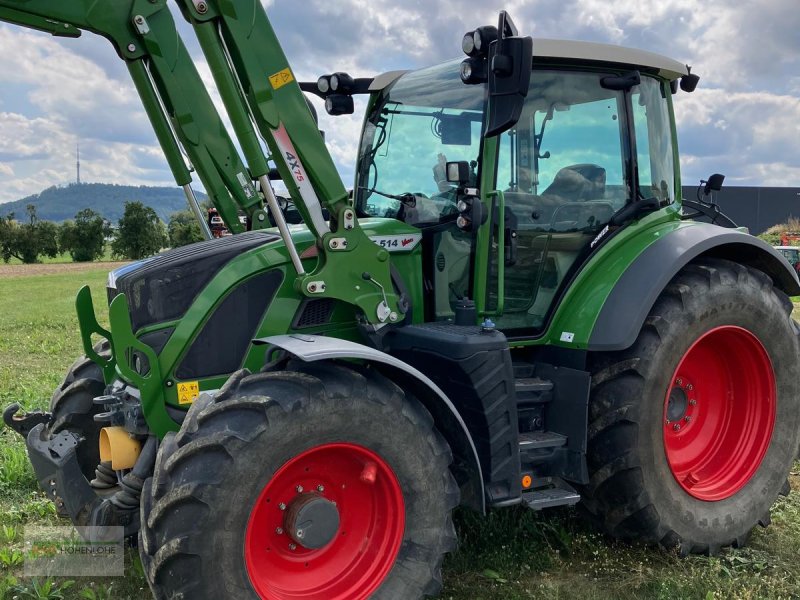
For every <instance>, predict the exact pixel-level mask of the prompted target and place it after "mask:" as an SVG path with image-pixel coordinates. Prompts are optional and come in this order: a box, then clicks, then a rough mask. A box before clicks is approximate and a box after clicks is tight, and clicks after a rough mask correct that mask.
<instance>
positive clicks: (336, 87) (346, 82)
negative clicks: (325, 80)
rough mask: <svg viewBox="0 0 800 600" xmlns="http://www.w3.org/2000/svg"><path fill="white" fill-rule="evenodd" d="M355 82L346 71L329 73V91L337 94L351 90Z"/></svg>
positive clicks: (347, 92)
mask: <svg viewBox="0 0 800 600" xmlns="http://www.w3.org/2000/svg"><path fill="white" fill-rule="evenodd" d="M355 83H356V82H355V81H354V80H353V78H352V77H350V75H348V74H347V73H334V74H333V75H331V91H332V92H336V93H337V94H349V93H350V92H352V91H353V88H354V87H355Z"/></svg>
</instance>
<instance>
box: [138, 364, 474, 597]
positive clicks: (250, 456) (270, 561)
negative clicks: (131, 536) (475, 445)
mask: <svg viewBox="0 0 800 600" xmlns="http://www.w3.org/2000/svg"><path fill="white" fill-rule="evenodd" d="M451 461H452V456H451V453H450V450H449V448H448V447H447V444H446V442H445V441H444V440H443V438H442V437H441V436H440V435H439V434H438V432H436V430H435V429H434V427H433V420H432V418H431V416H430V415H429V414H428V412H427V411H426V410H425V409H424V408H423V407H422V405H420V404H419V403H418V402H417V401H416V400H414V399H412V398H408V397H406V396H405V395H404V394H403V392H402V390H400V388H398V387H397V386H396V385H394V384H393V383H391V382H390V381H388V380H386V379H384V378H383V377H381V376H380V375H378V374H377V373H375V372H372V371H371V370H368V369H367V370H363V371H357V370H355V369H351V368H346V367H343V366H338V365H336V364H331V363H311V364H297V365H295V364H292V363H290V365H289V370H287V371H278V372H269V373H260V374H256V375H250V374H249V373H248V372H247V371H240V372H238V373H236V374H234V375H233V376H232V377H231V379H230V380H229V381H228V383H227V384H226V385H225V387H224V388H223V389H222V390H221V391H220V393H219V394H218V395H217V396H216V397H215V398H214V399H212V398H211V397H210V396H208V395H201V397H200V398H199V399H198V400H197V401H196V402H195V404H194V405H193V406H192V408H191V409H190V410H189V413H188V414H187V416H186V419H185V421H184V423H183V425H182V427H181V430H180V432H178V433H177V434H168V435H167V436H166V437H165V439H164V442H163V443H162V446H161V448H160V450H159V455H158V458H157V460H156V466H155V470H154V474H153V478H152V479H149V480H148V481H147V482H146V484H145V488H144V491H143V495H142V513H141V522H142V528H141V531H140V543H139V548H140V554H141V556H142V563H143V565H144V566H145V573H146V576H147V579H148V581H149V583H150V586H151V589H152V591H153V593H154V595H155V597H156V598H174V597H185V598H193V599H198V600H200V599H205V598H208V599H212V598H213V599H217V598H240V599H247V598H259V597H261V598H267V599H269V600H285V599H288V598H291V599H293V600H304V599H309V600H310V599H312V598H314V599H317V598H325V599H330V600H335V599H340V600H344V599H353V600H355V599H358V598H367V597H369V598H387V599H397V598H403V599H414V598H421V597H423V596H428V595H434V594H436V593H438V592H439V590H440V589H441V563H442V559H443V557H444V554H445V553H446V552H449V551H451V550H453V549H454V547H455V542H456V537H455V529H454V527H453V522H452V519H451V512H452V509H453V508H454V507H455V506H456V505H457V504H458V496H459V494H458V488H457V486H456V483H455V480H454V479H453V477H452V475H451V474H450V470H449V465H450V462H451ZM362 469H363V470H362ZM298 486H299V487H298ZM310 500H313V501H314V502H317V504H318V505H319V506H318V508H320V510H322V509H324V510H327V511H329V512H331V511H332V512H333V513H336V514H338V515H339V517H337V518H338V519H340V521H337V522H336V523H340V525H339V524H337V527H338V528H333V529H331V530H330V531H329V532H328V534H325V535H328V536H329V537H325V535H323V538H324V539H323V540H322V542H318V544H317V546H316V549H314V548H315V547H314V546H313V545H312V544H311V542H310V541H308V537H307V534H306V537H303V538H302V540H299V538H296V537H290V535H291V534H290V531H289V530H292V531H294V530H295V527H299V524H300V521H301V520H300V518H299V516H298V517H297V519H298V520H297V521H292V520H291V519H292V515H295V514H298V512H297V511H299V510H300V508H301V507H302V506H303V502H305V501H310ZM332 506H333V507H335V508H332ZM281 507H283V508H281ZM314 523H315V525H314V527H316V526H317V523H327V524H330V523H331V521H314ZM336 523H335V524H336ZM312 531H317V532H318V530H314V529H313V528H312ZM298 535H299V534H298ZM350 540H352V542H350ZM319 543H322V546H321V547H320V546H319ZM305 544H308V545H309V547H306V546H305ZM290 545H292V546H294V547H291V546H290Z"/></svg>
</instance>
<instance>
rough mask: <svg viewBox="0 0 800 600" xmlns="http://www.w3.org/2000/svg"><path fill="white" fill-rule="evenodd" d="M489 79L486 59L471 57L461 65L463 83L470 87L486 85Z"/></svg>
mask: <svg viewBox="0 0 800 600" xmlns="http://www.w3.org/2000/svg"><path fill="white" fill-rule="evenodd" d="M486 79H487V69H486V59H485V58H476V57H470V58H465V59H464V61H463V62H462V63H461V81H463V82H464V83H466V84H468V85H474V84H476V83H484V82H485V81H486Z"/></svg>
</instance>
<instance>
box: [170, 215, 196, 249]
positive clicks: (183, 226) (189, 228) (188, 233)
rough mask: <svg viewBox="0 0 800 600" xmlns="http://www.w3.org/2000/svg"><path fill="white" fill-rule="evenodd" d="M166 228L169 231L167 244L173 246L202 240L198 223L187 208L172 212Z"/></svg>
mask: <svg viewBox="0 0 800 600" xmlns="http://www.w3.org/2000/svg"><path fill="white" fill-rule="evenodd" d="M167 230H168V231H169V245H170V246H172V247H173V248H177V247H179V246H186V245H187V244H192V243H194V242H201V241H203V234H202V233H201V232H200V225H198V223H197V219H195V217H194V214H192V212H191V211H188V210H181V211H178V212H174V213H172V215H170V218H169V225H167Z"/></svg>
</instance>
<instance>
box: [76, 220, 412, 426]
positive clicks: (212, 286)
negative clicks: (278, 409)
mask: <svg viewBox="0 0 800 600" xmlns="http://www.w3.org/2000/svg"><path fill="white" fill-rule="evenodd" d="M362 231H363V232H364V235H365V236H367V235H402V234H413V233H419V230H418V229H417V228H415V227H412V226H410V225H407V224H405V223H401V222H399V221H395V220H394V219H364V220H363V221H362ZM292 238H293V241H294V244H295V246H296V247H297V248H298V249H299V250H300V251H301V252H302V251H304V250H306V249H309V248H311V247H312V246H313V245H314V236H313V235H312V234H311V232H310V231H309V230H308V228H307V227H305V226H302V225H300V226H293V227H292ZM365 239H366V240H367V241H366V243H368V244H371V245H373V246H374V245H375V244H373V242H372V241H371V240H369V239H368V238H366V237H365ZM375 247H376V248H377V246H375ZM393 258H394V260H393V264H394V265H395V267H396V268H397V269H398V270H399V272H400V273H401V276H402V277H403V280H404V282H405V285H406V288H407V292H408V294H409V296H410V299H411V303H412V306H420V307H421V306H422V303H423V288H422V250H421V246H417V247H416V248H414V249H413V250H411V251H409V252H397V253H394V254H393ZM316 260H318V259H317V258H315V257H309V258H307V259H305V260H304V266H305V267H306V268H308V269H309V270H310V269H313V267H314V263H315V261H316ZM387 262H388V261H387ZM272 269H279V270H281V271H282V272H283V273H284V279H283V282H282V283H281V285H280V287H279V288H278V290H277V292H276V294H275V297H274V299H273V301H272V303H271V304H270V306H269V308H268V310H267V312H266V314H265V315H264V317H263V318H262V320H261V323H260V325H259V326H258V329H257V331H256V334H255V336H254V337H266V336H270V335H277V334H282V333H286V332H288V331H292V326H291V325H292V321H293V319H294V317H295V314H296V313H297V310H298V308H299V306H300V303H301V301H302V296H300V295H298V294H297V292H296V291H295V289H294V286H295V281H294V278H293V276H292V275H293V271H292V268H291V263H290V260H289V255H288V252H287V250H286V247H285V246H284V244H283V242H282V241H280V240H277V241H274V242H270V243H268V244H264V245H263V246H260V247H258V248H254V249H252V250H249V251H247V252H243V253H242V254H240V255H239V256H237V257H235V258H234V259H232V260H231V261H230V262H229V263H228V264H226V265H225V266H224V267H223V268H222V269H221V270H220V271H219V273H217V275H216V276H215V277H214V278H213V279H212V280H211V281H210V282H209V283H208V285H207V286H206V287H205V288H204V289H203V291H202V292H201V293H200V294H199V295H198V296H197V298H196V299H195V300H194V302H193V303H192V305H191V306H190V307H189V309H188V311H187V312H186V314H185V315H184V316H183V317H182V318H181V319H179V320H173V321H166V322H162V323H158V324H155V325H151V326H148V327H144V328H142V329H140V330H139V331H136V332H135V334H134V332H133V331H132V330H131V322H130V314H129V311H128V303H127V299H126V298H125V295H124V294H118V295H117V296H116V297H115V298H114V301H113V302H112V303H111V306H110V307H109V320H110V323H111V327H110V330H111V331H110V332H109V331H107V330H105V329H102V328H101V327H100V326H99V325H98V324H97V318H96V317H95V312H94V307H93V305H92V300H91V293H90V292H89V288H88V287H86V286H84V288H82V289H81V291H80V292H79V293H78V299H77V300H76V305H77V308H78V319H79V323H80V327H81V336H82V338H83V340H84V350H85V351H86V352H87V356H90V357H91V358H93V360H95V361H96V362H97V360H98V359H100V357H95V356H92V355H91V354H90V352H92V350H91V335H92V334H94V333H96V334H99V335H102V336H103V337H106V338H107V339H108V340H109V341H110V342H111V348H112V357H123V356H129V350H131V349H135V350H137V351H140V352H142V353H143V354H145V356H146V357H147V359H148V362H149V364H150V366H151V370H150V373H149V374H148V375H147V376H144V377H143V376H141V375H139V374H138V373H136V372H135V371H134V370H133V369H132V368H131V367H130V365H129V363H128V362H127V361H125V360H122V361H120V364H116V363H114V362H113V358H112V362H111V363H110V365H111V366H110V368H111V372H110V376H109V378H108V379H107V383H110V382H111V381H112V380H113V379H120V380H122V381H125V382H126V383H128V384H130V385H132V386H134V387H136V388H138V389H139V392H140V394H141V401H142V407H143V412H144V416H145V420H146V421H147V423H148V426H149V427H150V429H151V430H152V431H153V432H154V433H155V434H156V435H158V436H159V437H163V435H164V434H166V433H167V432H168V431H176V430H177V428H178V425H177V424H176V423H175V421H174V420H173V419H172V418H170V417H169V415H168V413H167V412H166V409H165V406H166V405H170V406H172V407H174V408H178V409H181V410H185V409H186V408H187V406H186V405H181V404H179V402H178V394H177V384H178V383H180V380H179V379H177V378H176V377H175V371H176V370H177V368H178V366H179V365H180V363H181V361H182V360H183V357H184V356H185V354H186V352H187V351H188V350H189V348H190V347H191V345H192V342H193V341H194V339H195V338H196V337H197V335H199V334H200V332H201V331H202V328H203V326H204V325H205V323H206V322H207V320H208V319H209V317H210V316H211V315H212V314H213V312H214V310H215V309H216V308H217V307H218V306H219V305H220V303H221V302H222V301H223V300H224V299H225V298H226V297H227V295H228V294H229V293H230V292H231V291H232V290H233V289H234V288H235V287H237V286H238V285H239V284H240V283H242V282H243V281H245V280H246V279H249V278H250V277H253V276H255V275H258V274H260V273H263V272H265V271H268V270H272ZM360 285H362V286H363V287H367V286H370V285H372V284H369V283H368V282H365V281H363V280H362V281H361V282H360ZM422 320H423V312H422V310H421V309H420V310H418V311H415V312H414V322H417V323H419V322H422ZM170 328H174V331H173V333H172V334H171V335H170V338H169V339H168V340H167V342H166V344H165V345H164V347H163V349H162V350H161V352H160V354H159V355H158V356H156V354H155V353H154V352H153V351H152V349H151V348H150V347H149V346H147V345H146V344H144V343H142V342H140V341H139V340H138V338H140V337H141V336H142V335H144V334H146V333H152V332H154V331H158V330H162V329H170ZM302 331H303V332H304V333H316V334H325V335H329V336H333V337H339V338H343V339H349V340H353V341H358V340H360V333H359V331H358V328H357V324H356V313H355V311H354V310H353V308H352V306H351V305H349V304H348V303H341V304H340V305H339V306H337V308H336V309H335V311H334V313H333V315H332V319H331V321H330V323H328V324H326V325H321V326H318V327H313V328H306V329H303V330H302ZM264 352H265V347H264V346H256V345H252V344H251V345H250V347H249V348H248V351H247V354H246V355H245V356H244V357H243V360H242V367H243V368H247V369H250V370H252V371H257V370H258V369H260V368H261V367H262V366H263V364H264ZM98 364H100V363H98ZM228 375H229V374H228V373H226V374H222V375H218V376H211V377H206V378H201V379H199V387H200V390H201V391H208V390H216V389H219V388H220V387H222V385H223V384H224V383H225V381H226V380H227V378H228Z"/></svg>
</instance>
